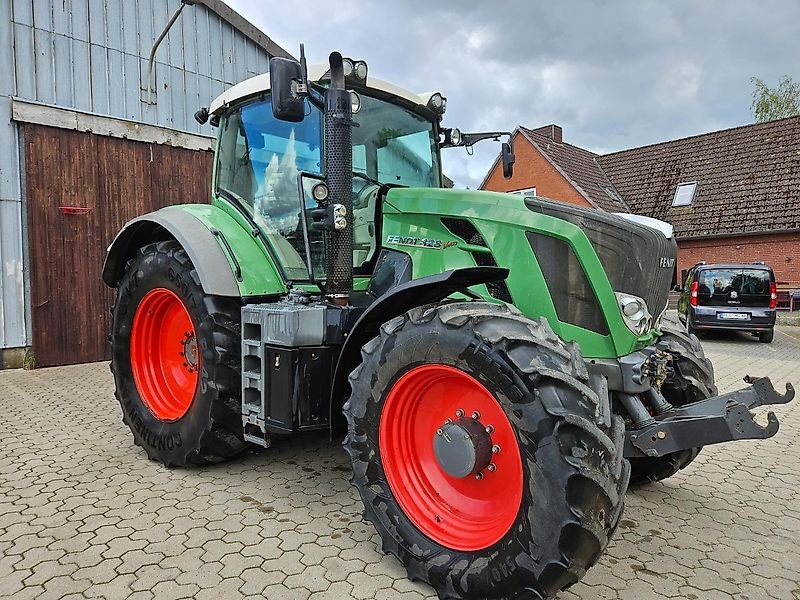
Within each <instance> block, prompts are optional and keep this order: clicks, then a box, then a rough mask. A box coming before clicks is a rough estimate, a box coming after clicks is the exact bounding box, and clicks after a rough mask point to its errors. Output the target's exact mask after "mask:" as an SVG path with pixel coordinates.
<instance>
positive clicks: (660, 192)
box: [481, 117, 800, 289]
mask: <svg viewBox="0 0 800 600" xmlns="http://www.w3.org/2000/svg"><path fill="white" fill-rule="evenodd" d="M514 151H515V153H516V156H517V162H516V165H515V167H514V177H513V178H512V179H510V180H505V179H503V175H502V172H501V171H502V169H501V168H500V167H499V165H498V164H497V162H496V163H495V164H494V165H493V166H492V168H491V169H490V171H489V173H488V174H487V176H486V178H485V179H484V181H483V183H482V184H481V189H487V190H496V191H506V192H518V193H535V194H537V195H539V196H543V197H548V198H553V199H555V200H561V201H564V202H570V203H573V204H578V205H581V206H588V207H592V208H596V209H599V210H606V211H609V212H633V213H638V214H642V215H647V216H650V217H655V218H657V219H661V220H663V221H667V222H669V223H671V224H672V225H673V226H674V228H675V237H676V239H677V241H678V247H679V252H678V267H677V269H678V274H680V272H681V271H684V270H686V269H688V268H689V267H691V266H692V265H694V264H695V263H697V262H699V261H701V260H704V261H706V262H722V261H726V262H753V261H758V260H763V261H764V262H766V263H767V264H769V265H770V266H772V268H773V269H774V270H775V276H776V278H777V280H778V282H779V286H780V287H781V288H792V289H797V288H800V117H789V118H787V119H779V120H776V121H769V122H767V123H757V124H754V125H746V126H743V127H735V128H733V129H725V130H723V131H715V132H712V133H707V134H703V135H697V136H692V137H688V138H683V139H679V140H673V141H669V142H662V143H659V144H652V145H649V146H643V147H641V148H632V149H630V150H623V151H621V152H614V153H611V154H606V155H599V154H595V153H593V152H589V151H588V150H584V149H582V148H578V147H577V146H573V145H571V144H567V143H565V142H564V141H563V139H562V130H561V127H558V126H557V125H548V126H546V127H541V128H539V129H532V130H531V129H526V128H524V127H519V128H517V130H516V131H515V133H514ZM678 276H679V275H678Z"/></svg>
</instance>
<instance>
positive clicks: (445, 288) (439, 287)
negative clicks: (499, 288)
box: [329, 267, 508, 427]
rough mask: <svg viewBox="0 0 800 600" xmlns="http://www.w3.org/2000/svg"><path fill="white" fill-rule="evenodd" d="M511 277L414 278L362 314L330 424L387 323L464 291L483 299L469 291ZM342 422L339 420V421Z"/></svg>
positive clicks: (455, 273)
mask: <svg viewBox="0 0 800 600" xmlns="http://www.w3.org/2000/svg"><path fill="white" fill-rule="evenodd" d="M506 277H508V269H505V268H502V267H465V268H463V269H453V270H452V271H445V272H443V273H437V274H435V275H429V276H427V277H420V278H419V279H413V280H411V281H407V282H406V283H401V284H400V285H397V286H395V287H393V288H391V289H389V291H387V292H386V293H385V294H383V295H382V296H380V297H379V298H378V299H377V300H375V301H374V302H373V303H372V304H370V305H369V307H368V308H367V309H366V310H365V311H364V312H363V313H362V315H361V317H360V318H359V319H358V321H356V323H355V325H353V328H352V329H351V330H350V332H349V333H348V335H347V339H346V340H345V343H344V345H343V346H342V351H341V353H340V354H339V360H338V361H337V363H336V370H335V372H334V375H333V385H332V386H331V414H330V420H329V423H330V424H331V427H333V425H334V423H335V421H334V418H333V417H334V414H335V411H336V410H338V409H340V408H341V406H342V404H343V402H344V398H345V396H346V395H347V388H348V383H347V376H348V375H349V374H350V372H351V371H352V370H353V369H355V368H356V366H357V365H358V363H359V362H360V360H361V347H362V346H363V345H364V344H366V343H367V342H368V341H369V340H371V339H372V338H374V337H375V336H376V335H378V329H379V328H380V326H381V325H382V324H383V323H386V322H387V321H389V320H391V319H393V318H394V317H397V316H400V315H402V314H403V313H405V312H407V311H409V310H411V309H412V308H416V307H418V306H423V305H425V304H432V303H434V302H439V301H441V300H443V299H445V298H447V297H448V296H450V295H451V294H453V293H456V292H462V293H464V294H466V295H468V296H471V297H473V298H475V299H481V297H480V296H478V295H477V294H474V293H472V292H470V291H469V290H468V289H467V288H469V287H471V286H473V285H480V284H482V283H490V282H493V281H502V280H504V279H505V278H506ZM337 420H338V419H337Z"/></svg>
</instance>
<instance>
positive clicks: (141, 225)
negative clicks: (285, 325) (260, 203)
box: [103, 204, 286, 298]
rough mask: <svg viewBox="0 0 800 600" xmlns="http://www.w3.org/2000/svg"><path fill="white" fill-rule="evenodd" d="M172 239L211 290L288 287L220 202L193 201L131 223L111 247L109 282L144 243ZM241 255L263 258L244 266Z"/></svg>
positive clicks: (229, 292)
mask: <svg viewBox="0 0 800 600" xmlns="http://www.w3.org/2000/svg"><path fill="white" fill-rule="evenodd" d="M169 239H174V240H176V241H177V242H178V243H179V244H180V245H181V246H182V247H183V248H184V250H186V253H187V254H188V255H189V258H190V259H191V261H192V264H193V265H194V267H195V269H196V270H197V274H198V276H199V278H200V285H201V286H202V288H203V290H204V291H205V292H206V293H207V294H212V295H215V296H230V297H237V298H238V297H241V296H249V295H253V296H255V295H269V294H282V293H285V292H286V285H285V283H284V282H283V280H282V278H281V277H280V275H279V274H278V272H277V270H276V269H275V266H274V263H273V261H272V260H271V259H270V257H269V256H268V255H267V254H266V253H265V252H264V251H263V250H262V249H261V248H260V246H259V245H258V242H256V240H254V239H253V237H252V235H250V233H249V232H248V231H247V230H245V229H244V228H243V227H242V226H241V225H239V223H238V222H236V220H234V218H233V217H231V216H230V215H229V214H228V213H226V212H225V211H223V210H222V209H220V208H218V207H215V206H211V205H191V204H184V205H179V206H168V207H166V208H162V209H160V210H157V211H155V212H151V213H148V214H146V215H142V216H140V217H137V218H135V219H133V220H132V221H129V222H128V223H126V225H125V227H123V228H122V230H121V231H120V232H119V233H118V234H117V237H116V238H115V239H114V241H113V242H112V243H111V245H110V246H109V248H108V255H107V256H106V261H105V264H104V265H103V281H104V282H105V284H106V285H108V286H109V287H116V286H117V284H118V283H119V280H120V279H121V278H122V275H123V272H124V269H125V264H126V263H127V261H128V259H129V258H131V257H132V256H133V255H134V254H135V253H136V252H137V251H138V249H139V248H141V247H142V246H144V245H146V244H149V243H152V242H156V241H164V240H169ZM240 261H243V262H245V264H248V265H249V264H251V263H252V262H253V261H258V264H259V267H260V268H259V269H252V268H249V269H248V268H242V264H241V263H240Z"/></svg>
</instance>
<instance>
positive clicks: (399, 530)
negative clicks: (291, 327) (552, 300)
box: [344, 302, 629, 599]
mask: <svg viewBox="0 0 800 600" xmlns="http://www.w3.org/2000/svg"><path fill="white" fill-rule="evenodd" d="M362 359H363V362H362V363H361V365H359V366H358V367H357V368H356V369H355V370H354V371H353V373H352V374H351V375H350V385H351V388H352V395H351V397H350V399H349V400H348V402H347V403H346V404H345V407H344V413H345V416H346V417H347V420H348V425H349V432H348V435H347V438H346V439H345V442H344V446H345V449H346V450H347V452H348V453H349V454H350V456H351V459H352V463H353V478H352V483H353V484H354V485H355V487H356V488H357V489H358V491H359V493H360V495H361V498H362V500H363V502H364V506H365V517H366V518H367V519H368V520H370V521H371V522H372V523H373V524H374V525H375V527H376V529H377V530H378V533H379V534H380V536H381V538H382V540H383V549H384V552H387V553H391V554H394V555H395V556H396V557H397V558H398V559H399V560H400V561H401V562H402V563H403V564H404V565H405V567H406V569H407V571H408V575H409V577H410V578H411V579H412V580H422V581H425V582H427V583H429V584H430V585H432V586H433V587H434V588H435V589H436V591H437V592H438V594H439V597H440V598H448V599H462V598H464V599H466V598H476V599H477V598H480V599H494V598H498V599H499V598H512V597H513V598H518V599H523V598H525V599H543V598H552V597H553V596H554V595H555V594H556V593H557V592H558V591H559V590H562V589H565V588H567V587H569V586H570V585H572V584H574V583H575V582H577V581H578V580H580V579H581V577H583V575H584V574H585V572H586V570H587V569H588V568H589V567H591V566H592V565H593V564H594V563H595V562H596V561H597V560H598V558H599V557H600V555H601V554H602V552H603V550H604V549H605V547H606V545H607V544H608V541H609V538H610V536H611V535H612V533H613V531H614V529H615V528H616V526H617V523H618V522H619V518H620V515H621V514H622V509H623V499H624V494H625V490H626V488H627V483H628V477H629V467H628V464H627V462H626V461H624V459H623V457H622V450H623V436H624V424H623V422H622V420H621V419H620V418H619V417H618V416H616V415H612V414H611V412H610V407H609V395H608V390H607V387H606V385H605V379H602V378H593V379H591V380H590V378H589V375H588V373H587V371H586V367H585V364H584V362H583V360H582V358H581V356H580V353H579V350H578V347H577V345H576V344H574V343H572V344H569V345H568V344H566V343H564V342H563V341H562V340H561V339H560V338H558V336H556V335H555V334H554V333H553V331H552V330H551V329H550V327H549V325H548V324H547V322H546V321H545V320H538V321H531V320H529V319H527V318H526V317H524V316H523V315H521V314H520V313H518V312H516V310H515V309H512V308H509V307H507V306H500V305H494V304H487V303H482V302H463V303H450V304H444V305H431V306H425V307H421V308H417V309H413V310H411V311H409V312H408V313H406V314H405V315H402V316H400V317H397V318H395V319H392V320H391V321H389V322H388V323H385V324H384V325H383V326H382V327H381V330H380V333H379V336H378V337H377V338H375V339H373V340H372V341H370V342H369V343H367V344H366V345H365V346H364V348H363V349H362ZM428 371H432V372H437V371H439V372H444V373H448V372H452V373H455V374H457V375H456V380H463V381H465V382H467V383H466V384H465V385H467V387H468V388H469V386H471V385H475V386H477V387H478V388H482V389H483V390H484V392H486V393H487V394H488V395H489V397H490V404H491V403H492V402H493V403H494V404H495V405H496V407H497V410H498V411H499V413H495V415H494V416H492V417H491V419H493V420H494V424H495V425H498V424H499V423H500V422H501V421H503V422H505V424H508V425H509V431H510V432H511V434H510V442H508V443H506V442H503V443H502V445H503V449H502V453H500V454H497V455H495V456H496V457H497V458H496V459H495V458H492V460H496V462H497V468H496V470H495V471H491V469H489V471H486V472H484V473H485V477H482V478H478V477H477V476H476V475H475V474H472V473H470V474H468V475H464V476H461V477H460V478H459V477H452V476H450V475H446V473H445V471H444V470H443V467H442V466H441V464H442V462H441V461H439V462H438V463H437V462H436V460H439V459H438V458H436V459H435V460H434V461H430V462H426V463H424V468H422V465H423V463H419V465H420V467H419V468H416V469H414V468H411V469H409V468H408V464H406V462H403V461H402V460H398V457H399V456H402V454H399V453H398V452H396V451H395V450H392V451H387V447H400V448H402V447H404V444H411V447H412V448H417V450H416V451H418V452H419V453H421V454H425V453H426V452H427V453H428V454H430V452H431V451H426V450H425V448H430V446H428V444H429V443H430V442H429V440H430V441H431V442H432V441H433V440H434V439H435V436H436V435H437V432H436V428H437V427H439V425H437V424H436V423H439V422H440V421H441V422H442V423H445V422H446V421H445V419H446V418H452V419H454V420H458V414H457V413H455V412H454V411H453V410H451V409H452V408H453V406H456V405H459V406H460V404H464V406H463V409H464V410H465V411H466V412H467V413H468V414H467V416H469V412H470V411H472V410H473V408H474V407H472V406H471V404H475V402H474V401H473V400H471V398H473V396H471V395H470V394H469V393H468V394H460V392H461V391H462V390H463V388H462V387H453V385H451V384H450V383H447V384H445V383H441V381H440V382H439V385H440V387H438V388H434V387H433V386H435V385H437V383H430V381H428V383H426V382H425V380H424V379H416V380H414V379H413V378H414V377H416V376H417V373H425V372H428ZM409 378H412V379H410V381H411V382H412V383H413V384H414V385H413V386H411V388H410V389H411V393H408V392H406V393H405V396H403V397H404V399H405V402H406V403H407V404H402V403H401V404H400V405H399V406H401V407H404V408H406V409H407V408H408V406H409V405H413V404H414V403H415V402H416V403H417V404H416V405H417V406H418V407H419V411H420V412H419V413H418V414H417V415H416V416H415V417H414V418H412V419H410V420H400V419H395V420H394V421H390V422H388V423H387V422H384V421H383V420H382V419H383V418H384V415H385V414H389V415H390V416H391V415H392V414H395V415H396V414H397V413H395V412H393V411H394V408H393V407H396V406H398V405H397V397H396V395H397V394H398V393H399V392H398V390H401V389H405V390H408V389H409V386H408V385H407V384H408V382H409ZM469 382H472V383H469ZM426 385H427V386H428V387H425V386H426ZM414 386H416V387H414ZM431 390H433V391H431ZM448 390H450V391H449V392H448ZM454 390H455V393H454ZM428 394H431V395H428ZM426 400H427V401H426ZM450 405H452V406H450ZM445 406H447V407H448V408H447V410H444V409H443V407H445ZM439 412H441V413H442V414H439ZM487 412H488V410H487ZM451 413H453V414H451ZM498 414H499V415H501V416H499V417H498ZM429 415H433V416H429ZM503 415H504V416H503ZM406 416H413V415H409V413H406ZM478 419H479V420H480V425H481V426H483V425H484V423H483V421H484V420H487V419H485V415H482V416H479V417H478ZM404 422H405V423H410V422H413V423H415V426H414V427H413V428H408V427H402V423H404ZM459 422H460V421H459ZM487 422H488V421H487ZM431 424H432V425H431ZM429 425H430V427H428V426H429ZM427 429H430V431H428V430H427ZM480 429H482V427H480V428H479V431H480ZM490 429H491V428H490ZM500 429H501V427H500V426H498V427H496V428H495V429H493V430H492V436H494V435H495V434H496V433H497V432H498V431H499V430H500ZM387 432H390V433H391V434H392V437H391V439H384V438H383V437H381V436H382V435H386V434H387ZM480 435H482V433H481V434H480ZM420 440H421V441H420ZM491 443H492V444H495V443H497V442H496V441H495V439H494V437H492V440H491ZM414 444H416V446H414ZM420 448H421V450H419V449H420ZM414 452H415V451H411V452H410V453H409V454H408V456H409V459H408V462H412V461H413V459H414V457H415V456H417V455H415V454H414ZM504 459H505V460H506V462H505V463H502V462H501V461H503V460H504ZM392 461H394V462H392ZM513 464H518V465H520V466H521V469H520V470H519V471H518V472H517V474H518V475H517V474H515V472H514V469H513V468H512V465H513ZM412 466H413V465H412ZM398 472H405V473H411V474H412V475H413V477H410V478H407V479H405V480H402V481H401V482H400V484H399V487H398V485H397V484H395V486H393V484H392V483H391V481H392V475H393V474H397V473H398ZM473 473H474V472H473ZM517 476H519V478H520V479H519V484H520V486H519V490H520V496H519V497H515V495H514V492H513V490H514V488H515V483H516V482H515V477H517ZM501 478H502V479H501ZM476 479H477V482H476ZM493 479H494V487H490V488H481V487H480V486H482V485H483V484H488V485H492V481H493ZM395 481H396V479H395ZM434 481H436V482H438V483H437V485H436V486H433V487H432V493H430V494H428V495H424V494H425V493H427V492H426V490H428V488H426V486H428V487H431V485H432V484H431V482H434ZM462 486H463V487H462ZM419 489H421V490H422V492H416V491H415V490H419ZM454 489H456V490H458V489H462V490H467V491H463V495H462V496H458V492H455V493H454V495H450V496H447V498H448V501H449V502H450V503H455V504H458V505H457V506H455V507H453V506H452V504H448V502H439V501H438V497H440V496H441V497H443V498H444V497H445V496H446V494H448V493H452V492H453V490H454ZM472 490H477V491H474V492H473V491H472ZM428 491H431V490H428ZM473 493H474V494H477V495H483V494H485V498H487V499H488V500H487V501H488V502H494V503H495V504H491V506H492V512H491V516H494V512H495V508H497V509H498V510H497V511H498V512H505V511H506V510H507V508H508V505H509V504H510V510H511V513H510V515H511V518H510V520H509V521H508V523H510V525H508V523H502V524H501V523H500V522H499V521H497V523H496V529H495V530H494V532H493V534H494V535H493V537H492V538H491V539H494V540H495V541H491V539H489V538H488V537H487V536H486V535H484V534H485V532H483V533H480V534H479V533H478V531H477V530H478V529H479V528H480V527H481V525H482V523H483V520H482V519H477V518H476V519H475V520H474V521H473V522H474V523H475V524H476V525H475V529H476V532H475V535H474V536H472V535H470V533H469V532H470V529H469V527H468V526H464V525H465V523H466V524H467V525H469V523H470V521H469V519H470V517H472V516H473V512H472V511H473V508H472V506H473V505H472V504H471V501H472V500H474V499H475V497H476V496H473V495H471V494H473ZM414 494H418V495H417V496H416V497H419V498H423V499H425V500H427V501H428V503H427V504H424V506H423V505H419V506H411V507H409V504H408V498H409V496H411V497H414ZM459 498H462V499H463V502H461V503H458V502H457V500H458V499H459ZM481 498H483V496H481ZM514 502H516V503H517V504H516V505H515V504H514ZM502 503H505V504H506V506H502ZM404 506H405V508H404ZM498 507H499V508H498ZM437 525H440V526H439V527H438V528H437ZM423 530H425V531H426V533H423ZM458 532H460V533H458ZM454 547H460V548H462V549H454Z"/></svg>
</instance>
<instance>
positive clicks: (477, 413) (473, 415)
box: [472, 410, 481, 421]
mask: <svg viewBox="0 0 800 600" xmlns="http://www.w3.org/2000/svg"><path fill="white" fill-rule="evenodd" d="M472 418H473V419H475V420H476V421H477V420H478V419H480V418H481V413H479V412H478V411H477V410H476V411H474V412H473V413H472Z"/></svg>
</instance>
